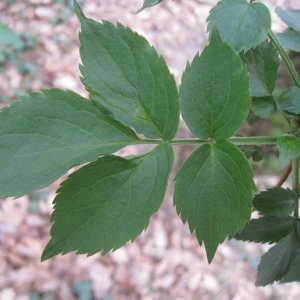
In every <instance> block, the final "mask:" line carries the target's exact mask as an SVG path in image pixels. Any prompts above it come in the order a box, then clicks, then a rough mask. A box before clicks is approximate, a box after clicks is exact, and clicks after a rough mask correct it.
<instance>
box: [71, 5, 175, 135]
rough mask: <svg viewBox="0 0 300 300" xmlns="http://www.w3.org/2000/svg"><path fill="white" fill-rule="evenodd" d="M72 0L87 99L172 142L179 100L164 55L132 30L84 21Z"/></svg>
mask: <svg viewBox="0 0 300 300" xmlns="http://www.w3.org/2000/svg"><path fill="white" fill-rule="evenodd" d="M74 3H75V11H76V13H77V16H78V18H79V20H80V22H81V33H80V36H79V37H80V43H81V47H80V55H81V60H82V63H83V66H80V70H81V73H82V75H83V78H82V83H83V84H84V85H85V86H86V88H87V90H88V91H89V93H90V98H91V99H93V100H95V101H96V102H98V103H99V104H100V105H102V106H104V107H106V108H107V109H108V110H109V111H111V112H112V114H113V116H114V117H115V118H116V119H117V120H119V121H120V122H121V123H123V124H124V125H126V126H129V127H133V128H134V129H135V130H136V131H137V132H138V133H141V134H143V135H144V136H146V137H148V138H162V139H164V140H171V139H172V138H173V137H174V136H175V134H176V132H177V127H178V123H179V101H178V91H177V87H176V83H175V79H174V76H173V75H172V74H170V71H169V69H168V67H167V65H166V62H165V60H164V59H163V57H162V56H159V55H158V54H157V52H156V50H155V49H154V47H151V46H150V45H149V43H148V41H147V40H146V39H145V38H144V37H142V36H140V35H138V34H137V33H135V32H133V31H131V29H129V28H127V27H124V26H123V25H121V24H119V23H118V25H117V27H115V26H114V25H113V24H111V23H109V22H107V21H103V23H102V24H101V23H97V22H95V21H93V20H91V19H87V18H86V17H85V16H84V15H83V13H82V11H81V9H80V7H79V6H78V4H77V3H76V2H74Z"/></svg>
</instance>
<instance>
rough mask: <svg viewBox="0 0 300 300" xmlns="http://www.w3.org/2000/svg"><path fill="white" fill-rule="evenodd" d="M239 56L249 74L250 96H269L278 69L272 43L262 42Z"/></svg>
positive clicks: (273, 86) (276, 56)
mask: <svg viewBox="0 0 300 300" xmlns="http://www.w3.org/2000/svg"><path fill="white" fill-rule="evenodd" d="M240 56H241V59H242V61H243V62H244V64H245V65H246V66H247V70H248V72H249V76H250V91H251V96H252V97H265V96H269V95H271V94H272V92H273V90H274V88H275V85H276V81H277V73H278V67H279V58H278V52H277V50H276V49H275V48H274V46H273V45H272V43H268V42H267V41H264V42H262V43H261V44H259V45H258V46H257V47H256V48H254V49H250V50H249V51H247V52H246V53H241V54H240Z"/></svg>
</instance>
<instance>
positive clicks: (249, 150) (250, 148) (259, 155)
mask: <svg viewBox="0 0 300 300" xmlns="http://www.w3.org/2000/svg"><path fill="white" fill-rule="evenodd" d="M238 148H239V149H240V150H242V151H243V153H244V154H245V156H246V157H247V158H250V157H252V159H253V161H256V162H257V161H260V160H262V159H263V156H264V152H263V149H262V148H261V147H259V146H257V145H243V146H238Z"/></svg>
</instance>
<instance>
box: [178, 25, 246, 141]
mask: <svg viewBox="0 0 300 300" xmlns="http://www.w3.org/2000/svg"><path fill="white" fill-rule="evenodd" d="M179 94H180V104H181V110H182V116H183V119H184V120H185V122H186V124H187V126H188V127H189V128H190V130H191V131H192V133H193V134H194V135H196V136H197V137H199V138H203V139H208V138H211V139H214V140H216V141H220V140H224V139H227V138H228V137H231V136H232V135H233V134H234V133H235V132H236V131H237V130H238V129H239V128H240V126H241V125H242V124H243V122H244V121H245V119H246V118H247V115H248V112H249V107H250V91H249V76H248V74H247V70H246V68H245V67H244V66H243V64H242V62H241V59H240V57H239V55H238V54H237V53H235V52H234V51H233V49H232V48H231V47H230V46H229V45H228V44H227V43H226V42H224V41H222V39H221V38H220V36H219V34H218V32H217V30H216V29H215V30H214V31H213V33H212V37H211V41H210V44H209V45H208V46H207V47H206V48H205V49H204V51H203V52H202V54H201V56H199V55H198V54H197V55H196V56H195V58H194V60H193V62H192V63H191V65H190V64H188V65H187V67H186V70H185V72H184V74H183V76H182V83H181V87H180V91H179Z"/></svg>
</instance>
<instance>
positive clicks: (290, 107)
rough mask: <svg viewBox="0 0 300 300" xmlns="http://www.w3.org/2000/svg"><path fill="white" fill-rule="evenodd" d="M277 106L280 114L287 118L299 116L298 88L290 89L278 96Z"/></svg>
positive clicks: (299, 91)
mask: <svg viewBox="0 0 300 300" xmlns="http://www.w3.org/2000/svg"><path fill="white" fill-rule="evenodd" d="M277 106H278V109H279V110H280V111H281V113H282V114H283V115H284V116H286V117H288V118H296V117H298V116H299V115H300V88H298V87H295V86H293V87H290V88H288V89H286V90H285V91H284V92H282V93H281V94H280V96H279V97H278V99H277Z"/></svg>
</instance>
